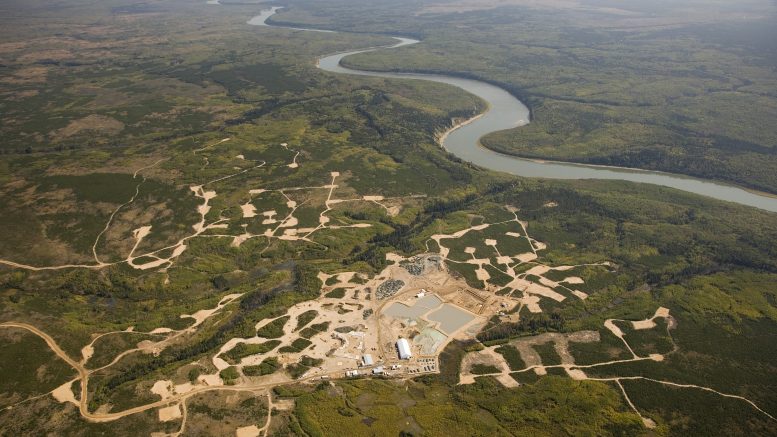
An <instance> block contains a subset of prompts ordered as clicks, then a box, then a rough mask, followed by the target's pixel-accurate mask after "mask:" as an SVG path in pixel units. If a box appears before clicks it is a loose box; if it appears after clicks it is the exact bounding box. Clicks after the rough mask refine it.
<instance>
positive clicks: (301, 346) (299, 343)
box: [278, 338, 313, 354]
mask: <svg viewBox="0 0 777 437" xmlns="http://www.w3.org/2000/svg"><path fill="white" fill-rule="evenodd" d="M312 343H313V342H311V341H310V340H308V339H306V338H298V339H295V340H294V341H292V342H291V344H290V345H287V346H283V347H281V348H280V349H278V352H279V353H282V354H285V353H292V354H293V353H298V352H302V351H303V350H305V349H306V348H307V347H308V346H310V345H311V344H312Z"/></svg>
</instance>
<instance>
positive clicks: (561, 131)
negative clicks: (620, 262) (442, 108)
mask: <svg viewBox="0 0 777 437" xmlns="http://www.w3.org/2000/svg"><path fill="white" fill-rule="evenodd" d="M400 3H401V4H402V7H400V6H398V5H397V4H392V5H391V6H389V5H382V4H381V5H370V7H365V6H364V5H362V4H361V3H358V2H356V1H354V0H338V1H332V2H326V4H325V5H324V4H322V3H320V2H314V1H303V2H301V4H297V5H295V7H292V8H289V10H288V11H284V13H283V14H281V15H280V16H279V17H278V18H277V19H278V20H281V21H286V22H293V23H297V24H298V25H299V24H300V23H304V24H307V23H312V24H315V25H317V26H323V27H326V28H331V29H348V30H350V31H357V32H358V31H364V32H398V33H401V34H406V35H414V36H416V37H418V38H419V39H422V40H423V44H417V45H413V46H410V47H406V48H402V49H400V50H393V51H385V52H373V53H365V54H360V55H355V56H351V57H348V58H346V59H344V63H345V65H347V66H353V67H358V68H361V69H375V70H404V71H407V70H411V71H421V72H435V73H436V72H440V73H448V74H450V73H454V74H456V75H459V76H465V77H473V78H478V79H481V80H486V81H488V82H492V83H496V84H498V85H500V86H502V87H504V88H505V89H507V90H508V91H510V92H512V93H513V94H515V95H516V96H518V97H519V98H520V99H521V100H522V101H524V102H525V103H526V104H527V105H528V106H529V108H530V109H531V114H532V123H531V124H529V125H528V126H525V127H521V128H518V129H513V130H508V131H503V132H498V133H494V134H492V135H489V136H487V137H485V138H484V139H483V143H484V145H485V146H486V147H489V148H492V149H494V150H497V151H500V152H504V153H509V154H516V155H520V156H525V157H532V158H545V159H558V160H564V161H575V162H585V163H593V164H603V165H617V166H627V167H639V168H645V169H657V170H663V171H672V172H678V173H685V174H691V175H695V176H700V177H705V178H713V179H723V180H728V181H733V182H736V183H739V184H743V185H747V186H750V187H754V188H758V189H762V190H767V191H770V192H776V191H777V177H775V172H774V170H775V168H777V160H775V158H774V153H773V148H774V146H775V144H777V130H775V128H774V126H768V127H765V128H764V127H763V126H767V125H769V120H772V119H774V118H775V117H777V95H775V93H774V92H772V90H773V89H774V73H773V70H772V69H773V68H774V66H775V65H777V52H775V50H774V47H773V45H770V44H769V43H768V41H772V40H773V38H774V33H773V29H774V27H775V18H774V16H773V14H771V13H770V12H767V11H768V10H770V9H769V6H767V4H766V3H757V2H749V3H747V4H741V5H738V7H735V8H733V9H732V8H729V6H730V5H729V4H725V3H724V2H716V3H715V4H709V2H704V1H702V0H689V1H686V2H683V3H681V4H668V3H661V4H660V5H659V4H645V3H644V2H639V1H633V0H632V1H625V2H617V3H613V2H607V3H597V4H595V5H591V6H590V7H587V8H586V10H585V12H582V11H581V10H579V9H577V8H574V7H568V5H565V4H545V5H543V6H544V7H536V6H534V5H532V4H531V3H528V2H527V3H524V2H516V3H517V4H516V5H514V6H512V7H509V6H508V7H496V8H490V7H488V6H486V5H483V7H482V8H478V7H475V8H474V9H475V10H468V9H466V8H465V10H466V11H467V13H458V14H457V13H450V12H453V11H455V10H456V7H455V6H450V8H449V9H448V10H446V8H445V7H444V6H443V7H442V8H440V9H442V10H440V11H437V9H436V8H435V7H433V6H430V3H433V2H421V3H420V4H419V3H417V2H405V1H402V2H400ZM494 4H496V3H494ZM357 5H358V6H357ZM522 5H524V6H522ZM436 6H437V7H440V3H439V2H438V4H437V5H436ZM533 6H534V7H533ZM427 8H430V9H431V12H429V13H420V12H421V11H426V9H427ZM616 9H617V11H616ZM756 11H758V12H756ZM435 12H436V13H435ZM444 12H448V13H444ZM746 13H752V14H753V15H752V17H753V18H752V19H749V20H738V19H735V18H734V17H738V16H740V14H746ZM680 15H681V16H683V17H684V20H683V21H682V23H678V22H677V20H676V17H677V16H680ZM755 17H757V18H755ZM485 23H487V24H485ZM634 23H640V24H639V25H634ZM710 23H714V25H710ZM713 28H714V30H712V29H713ZM472 53H478V57H476V58H473V57H472V56H471V54H472ZM688 53H693V56H688ZM742 65H747V68H740V67H741V66H742ZM517 71H518V72H520V74H516V72H517ZM749 108H758V110H756V111H751V110H749Z"/></svg>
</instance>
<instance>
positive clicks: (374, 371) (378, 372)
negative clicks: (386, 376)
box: [372, 366, 383, 375]
mask: <svg viewBox="0 0 777 437" xmlns="http://www.w3.org/2000/svg"><path fill="white" fill-rule="evenodd" d="M372 374H373V375H382V374H383V366H378V367H376V368H374V369H372Z"/></svg>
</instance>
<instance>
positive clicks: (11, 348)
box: [0, 329, 75, 406]
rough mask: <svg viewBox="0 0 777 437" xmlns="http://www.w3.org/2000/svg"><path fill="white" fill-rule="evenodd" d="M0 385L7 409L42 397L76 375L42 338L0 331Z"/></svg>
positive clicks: (27, 333) (22, 333)
mask: <svg viewBox="0 0 777 437" xmlns="http://www.w3.org/2000/svg"><path fill="white" fill-rule="evenodd" d="M0 357H2V360H0V372H3V375H5V376H4V377H3V378H2V383H0V393H3V394H4V396H3V400H2V402H1V403H0V405H3V406H8V405H12V404H15V403H16V402H19V401H22V400H24V399H26V398H29V397H31V396H35V395H42V394H45V393H47V392H48V391H50V390H53V389H55V388H56V387H59V386H60V385H62V384H64V383H65V382H67V380H68V378H72V377H74V376H75V370H73V369H72V368H71V367H70V366H69V365H67V363H65V362H64V361H62V360H60V359H58V358H57V357H56V356H55V355H54V353H53V352H51V350H50V349H49V348H48V346H47V345H46V343H45V342H44V341H43V340H42V339H40V338H39V337H37V336H35V335H33V334H31V333H29V332H27V331H26V330H20V329H12V330H8V329H3V330H2V331H0Z"/></svg>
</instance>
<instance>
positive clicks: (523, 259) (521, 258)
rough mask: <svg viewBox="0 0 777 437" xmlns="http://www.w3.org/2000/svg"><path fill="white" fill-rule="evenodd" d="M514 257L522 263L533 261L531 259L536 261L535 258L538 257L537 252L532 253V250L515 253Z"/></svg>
mask: <svg viewBox="0 0 777 437" xmlns="http://www.w3.org/2000/svg"><path fill="white" fill-rule="evenodd" d="M513 258H515V259H517V260H518V261H520V262H522V263H527V262H531V261H534V260H535V259H537V254H536V253H532V252H528V253H522V254H519V255H515V256H514V257H513Z"/></svg>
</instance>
